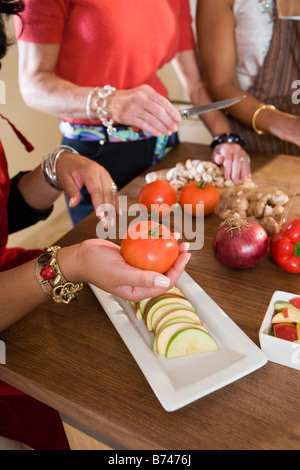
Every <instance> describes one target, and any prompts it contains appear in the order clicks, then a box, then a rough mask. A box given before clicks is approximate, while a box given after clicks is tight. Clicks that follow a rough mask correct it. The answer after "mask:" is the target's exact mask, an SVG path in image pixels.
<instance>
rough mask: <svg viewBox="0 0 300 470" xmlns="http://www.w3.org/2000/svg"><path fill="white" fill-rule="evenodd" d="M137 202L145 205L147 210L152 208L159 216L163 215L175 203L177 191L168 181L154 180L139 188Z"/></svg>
mask: <svg viewBox="0 0 300 470" xmlns="http://www.w3.org/2000/svg"><path fill="white" fill-rule="evenodd" d="M138 202H139V203H140V204H143V205H144V206H146V207H147V209H148V210H149V211H150V210H153V211H154V212H157V213H159V214H160V215H161V216H164V215H166V214H168V213H169V212H170V210H171V209H172V206H173V205H174V204H176V202H177V193H176V190H175V188H174V187H173V186H172V185H171V184H170V183H168V181H164V180H156V181H153V182H152V183H148V184H146V185H145V186H144V187H143V188H142V189H141V191H140V194H139V197H138ZM162 205H163V206H162ZM155 206H156V207H155ZM158 206H161V207H158Z"/></svg>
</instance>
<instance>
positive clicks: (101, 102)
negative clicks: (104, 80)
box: [86, 85, 116, 135]
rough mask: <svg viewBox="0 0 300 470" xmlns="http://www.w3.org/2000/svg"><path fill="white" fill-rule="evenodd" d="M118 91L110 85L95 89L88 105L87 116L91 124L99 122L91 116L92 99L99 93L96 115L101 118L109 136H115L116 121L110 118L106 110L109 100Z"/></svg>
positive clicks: (91, 92)
mask: <svg viewBox="0 0 300 470" xmlns="http://www.w3.org/2000/svg"><path fill="white" fill-rule="evenodd" d="M115 91H116V88H114V87H112V86H110V85H105V86H104V87H103V88H94V89H93V90H91V91H90V93H89V95H88V99H87V103H86V114H87V117H88V119H89V120H90V121H91V122H94V123H95V122H98V121H95V120H94V119H93V118H92V116H91V114H92V113H91V111H92V109H91V104H92V99H93V97H94V95H95V94H96V93H97V95H98V99H97V100H96V102H95V104H96V113H97V116H98V118H99V120H100V121H101V122H102V124H103V126H105V127H106V128H107V133H108V135H115V132H116V129H115V127H113V123H114V120H113V119H112V118H111V117H109V115H108V111H107V109H106V106H107V98H108V97H109V96H110V95H111V94H112V93H114V92H115Z"/></svg>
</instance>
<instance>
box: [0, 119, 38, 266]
mask: <svg viewBox="0 0 300 470" xmlns="http://www.w3.org/2000/svg"><path fill="white" fill-rule="evenodd" d="M0 117H1V118H3V119H6V120H7V121H8V123H9V124H10V125H11V127H12V128H13V130H14V131H15V133H16V135H17V136H18V138H19V139H20V140H21V142H22V143H23V144H24V145H25V147H26V149H27V150H28V151H29V152H30V151H31V150H33V147H32V145H31V144H30V143H29V142H28V141H27V140H26V138H25V137H24V136H23V135H22V134H21V133H20V131H18V129H16V127H15V126H14V125H13V124H12V123H11V122H10V121H9V120H8V119H7V118H5V117H4V116H2V114H0ZM9 190H10V179H9V176H8V167H7V161H6V158H5V153H4V149H3V146H2V143H1V141H0V271H5V270H6V269H11V268H14V267H16V266H18V265H20V264H23V263H26V262H27V261H29V260H31V259H33V258H35V257H36V256H38V254H39V253H40V250H24V249H22V248H6V244H7V239H8V216H7V203H8V198H9Z"/></svg>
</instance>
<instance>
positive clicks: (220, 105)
mask: <svg viewBox="0 0 300 470" xmlns="http://www.w3.org/2000/svg"><path fill="white" fill-rule="evenodd" d="M244 98H246V96H245V95H244V96H238V97H237V98H231V99H229V100H222V101H215V102H214V103H210V104H205V105H203V106H196V107H192V108H186V109H180V110H179V112H180V114H181V116H182V117H184V118H188V117H191V116H195V115H197V114H205V113H210V112H211V111H217V110H218V109H224V108H228V107H229V106H232V105H234V104H236V103H238V102H239V101H241V100H243V99H244Z"/></svg>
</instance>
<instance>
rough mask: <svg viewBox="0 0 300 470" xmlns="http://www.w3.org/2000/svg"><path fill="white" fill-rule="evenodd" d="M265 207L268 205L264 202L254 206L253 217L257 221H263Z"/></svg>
mask: <svg viewBox="0 0 300 470" xmlns="http://www.w3.org/2000/svg"><path fill="white" fill-rule="evenodd" d="M265 207H266V203H265V202H264V201H258V202H256V203H255V206H254V210H253V215H254V216H255V217H256V218H257V219H261V218H262V217H263V215H264V210H265Z"/></svg>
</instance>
